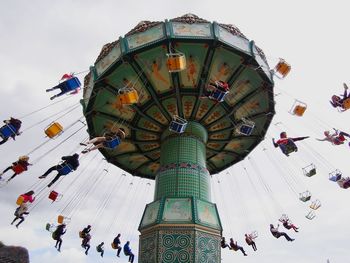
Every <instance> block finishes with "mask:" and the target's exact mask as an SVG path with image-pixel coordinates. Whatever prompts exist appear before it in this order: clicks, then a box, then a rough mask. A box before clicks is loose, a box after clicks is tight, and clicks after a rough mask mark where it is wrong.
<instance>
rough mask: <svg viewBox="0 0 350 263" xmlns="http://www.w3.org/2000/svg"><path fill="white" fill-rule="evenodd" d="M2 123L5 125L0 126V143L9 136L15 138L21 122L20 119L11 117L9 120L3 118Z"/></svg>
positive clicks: (18, 133)
mask: <svg viewBox="0 0 350 263" xmlns="http://www.w3.org/2000/svg"><path fill="white" fill-rule="evenodd" d="M4 123H5V125H4V126H2V127H1V128H0V137H1V138H2V141H0V145H1V144H4V143H5V142H7V141H8V139H9V138H10V137H11V138H12V139H13V140H16V139H15V138H16V136H18V135H20V134H21V132H20V131H19V129H20V128H21V125H22V122H21V121H20V120H18V119H15V118H12V117H11V118H10V119H9V120H4Z"/></svg>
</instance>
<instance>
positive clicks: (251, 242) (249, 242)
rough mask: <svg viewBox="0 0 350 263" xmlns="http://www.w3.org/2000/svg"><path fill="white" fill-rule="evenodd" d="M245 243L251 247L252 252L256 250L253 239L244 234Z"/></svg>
mask: <svg viewBox="0 0 350 263" xmlns="http://www.w3.org/2000/svg"><path fill="white" fill-rule="evenodd" d="M245 242H246V243H247V244H248V246H252V248H253V250H254V251H256V250H257V248H256V244H255V241H254V238H252V236H251V235H248V234H245Z"/></svg>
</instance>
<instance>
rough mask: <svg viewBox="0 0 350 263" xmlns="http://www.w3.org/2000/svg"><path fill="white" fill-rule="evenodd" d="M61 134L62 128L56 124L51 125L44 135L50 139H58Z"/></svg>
mask: <svg viewBox="0 0 350 263" xmlns="http://www.w3.org/2000/svg"><path fill="white" fill-rule="evenodd" d="M62 132H63V127H62V126H61V124H59V123H58V122H53V123H51V124H50V125H49V126H48V127H47V128H46V129H45V134H46V135H47V137H49V138H50V139H53V138H55V137H58V136H59V135H61V133H62Z"/></svg>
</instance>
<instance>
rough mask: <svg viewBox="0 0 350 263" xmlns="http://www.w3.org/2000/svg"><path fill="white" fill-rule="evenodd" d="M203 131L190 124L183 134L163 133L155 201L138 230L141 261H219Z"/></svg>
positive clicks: (217, 223)
mask: <svg viewBox="0 0 350 263" xmlns="http://www.w3.org/2000/svg"><path fill="white" fill-rule="evenodd" d="M207 139H208V135H207V132H206V129H205V128H204V127H203V126H202V125H201V124H199V123H197V122H190V123H188V125H187V128H186V130H185V132H184V133H182V134H176V133H173V132H171V131H165V132H164V134H163V135H162V138H161V158H160V164H161V165H160V169H159V171H158V173H157V176H156V187H155V194H154V202H152V203H150V204H148V205H147V206H146V209H145V212H144V214H143V217H142V220H141V223H140V226H139V231H140V232H141V235H140V249H139V262H141V263H155V262H156V263H158V262H159V263H160V262H161V263H177V262H179V263H180V262H181V263H182V262H183V263H192V262H193V263H194V262H196V263H197V262H201V263H202V262H203V263H209V262H210V263H214V262H215V263H216V262H219V261H220V239H221V231H222V228H221V223H220V219H219V216H218V213H217V209H216V206H215V204H212V203H211V202H210V201H211V200H210V183H209V176H210V175H209V172H208V170H207V169H206V150H205V149H206V147H205V144H206V142H207Z"/></svg>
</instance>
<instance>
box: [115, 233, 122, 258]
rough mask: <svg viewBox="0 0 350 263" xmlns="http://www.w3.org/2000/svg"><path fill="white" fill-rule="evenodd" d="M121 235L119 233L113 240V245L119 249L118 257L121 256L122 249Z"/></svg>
mask: <svg viewBox="0 0 350 263" xmlns="http://www.w3.org/2000/svg"><path fill="white" fill-rule="evenodd" d="M120 236H121V235H120V234H118V235H117V236H116V237H115V238H114V240H113V246H114V248H115V249H117V257H120V251H122V247H121V241H120Z"/></svg>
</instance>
